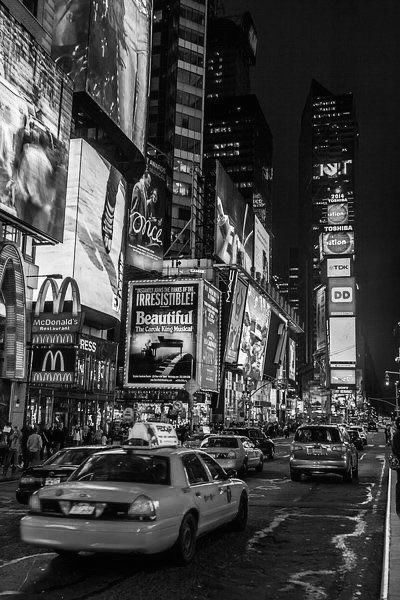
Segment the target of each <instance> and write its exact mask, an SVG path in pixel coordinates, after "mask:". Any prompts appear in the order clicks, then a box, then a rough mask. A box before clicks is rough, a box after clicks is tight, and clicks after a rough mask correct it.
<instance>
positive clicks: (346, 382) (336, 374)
mask: <svg viewBox="0 0 400 600" xmlns="http://www.w3.org/2000/svg"><path fill="white" fill-rule="evenodd" d="M330 381H331V386H355V385H356V371H355V369H331V374H330Z"/></svg>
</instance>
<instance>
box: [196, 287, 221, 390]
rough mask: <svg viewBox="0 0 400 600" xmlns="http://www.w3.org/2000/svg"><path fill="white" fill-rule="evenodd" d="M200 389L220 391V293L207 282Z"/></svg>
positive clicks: (203, 312) (202, 303)
mask: <svg viewBox="0 0 400 600" xmlns="http://www.w3.org/2000/svg"><path fill="white" fill-rule="evenodd" d="M200 306H201V307H202V324H203V326H202V344H201V361H200V387H201V389H203V390H210V391H213V392H217V391H218V390H219V340H220V292H219V290H217V289H216V288H215V287H214V286H212V285H210V284H209V283H208V282H207V281H204V284H203V300H202V302H201V304H200Z"/></svg>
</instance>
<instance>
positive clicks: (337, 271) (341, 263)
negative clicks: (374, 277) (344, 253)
mask: <svg viewBox="0 0 400 600" xmlns="http://www.w3.org/2000/svg"><path fill="white" fill-rule="evenodd" d="M326 274H327V277H328V278H329V277H350V275H351V258H350V257H341V258H327V259H326Z"/></svg>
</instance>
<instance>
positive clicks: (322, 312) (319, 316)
mask: <svg viewBox="0 0 400 600" xmlns="http://www.w3.org/2000/svg"><path fill="white" fill-rule="evenodd" d="M315 308H316V324H317V340H316V350H323V349H324V348H326V288H325V287H320V288H318V289H317V291H316V299H315Z"/></svg>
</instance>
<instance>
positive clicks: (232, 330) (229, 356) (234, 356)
mask: <svg viewBox="0 0 400 600" xmlns="http://www.w3.org/2000/svg"><path fill="white" fill-rule="evenodd" d="M246 297H247V283H245V282H244V281H242V280H241V279H239V277H237V279H236V282H235V286H234V289H233V295H232V302H231V312H230V318H229V325H228V333H227V335H226V336H225V339H226V347H225V362H227V363H230V364H232V363H237V362H238V353H239V348H240V336H241V333H242V323H243V315H244V310H245V307H246Z"/></svg>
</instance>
